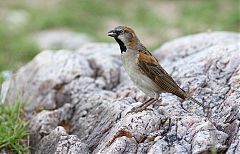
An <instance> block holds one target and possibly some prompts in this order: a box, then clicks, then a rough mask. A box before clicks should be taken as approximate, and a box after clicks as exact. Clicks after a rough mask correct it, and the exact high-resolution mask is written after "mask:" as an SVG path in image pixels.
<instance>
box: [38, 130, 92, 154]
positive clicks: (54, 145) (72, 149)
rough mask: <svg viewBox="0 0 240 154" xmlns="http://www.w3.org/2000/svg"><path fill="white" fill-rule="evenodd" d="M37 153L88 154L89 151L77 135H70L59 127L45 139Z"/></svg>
mask: <svg viewBox="0 0 240 154" xmlns="http://www.w3.org/2000/svg"><path fill="white" fill-rule="evenodd" d="M36 153H37V154H42V153H44V154H45V153H46V154H47V153H56V154H65V153H69V154H70V153H81V154H88V153H89V149H88V148H87V145H86V144H84V143H81V141H80V139H79V138H78V137H77V136H76V135H68V134H67V133H66V132H65V129H64V128H63V127H61V126H58V127H56V128H55V129H54V130H52V131H51V133H50V134H49V135H47V136H45V137H43V139H42V140H41V141H40V146H39V147H38V149H37V151H36Z"/></svg>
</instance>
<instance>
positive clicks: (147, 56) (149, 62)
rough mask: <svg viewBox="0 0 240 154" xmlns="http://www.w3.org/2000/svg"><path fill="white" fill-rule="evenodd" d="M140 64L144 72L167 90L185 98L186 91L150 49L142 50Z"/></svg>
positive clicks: (139, 58)
mask: <svg viewBox="0 0 240 154" xmlns="http://www.w3.org/2000/svg"><path fill="white" fill-rule="evenodd" d="M138 60H139V61H138V65H139V67H140V69H141V70H142V72H143V73H145V74H146V75H147V76H148V77H149V78H150V79H152V80H153V81H154V82H155V83H157V85H158V86H159V88H161V89H162V90H163V91H165V92H169V93H173V94H175V95H177V96H178V97H180V98H183V99H184V98H185V97H186V93H185V92H184V91H183V90H182V89H181V88H180V87H179V86H178V85H177V84H176V82H175V81H174V80H173V78H172V77H171V76H170V75H169V74H168V73H167V72H166V71H165V70H164V69H163V68H162V67H161V66H160V65H159V63H158V61H157V59H156V58H155V57H153V56H152V55H151V53H150V52H149V51H140V52H139V54H138Z"/></svg>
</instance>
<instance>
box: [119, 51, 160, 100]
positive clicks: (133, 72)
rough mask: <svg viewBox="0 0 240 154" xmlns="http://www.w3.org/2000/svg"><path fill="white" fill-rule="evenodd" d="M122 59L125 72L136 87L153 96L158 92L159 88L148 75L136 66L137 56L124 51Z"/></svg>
mask: <svg viewBox="0 0 240 154" xmlns="http://www.w3.org/2000/svg"><path fill="white" fill-rule="evenodd" d="M122 61H123V66H124V68H125V70H126V72H127V73H128V75H129V76H130V78H131V80H132V81H133V82H134V83H135V84H136V85H137V86H138V88H139V89H140V90H141V91H143V92H144V93H145V94H147V95H148V96H150V97H154V95H155V93H158V91H159V89H158V87H157V85H156V84H155V83H154V82H153V81H152V80H151V79H150V78H149V77H147V76H146V75H145V74H143V73H142V72H141V70H140V68H139V67H138V60H137V56H136V55H134V54H131V53H128V52H125V53H123V54H122Z"/></svg>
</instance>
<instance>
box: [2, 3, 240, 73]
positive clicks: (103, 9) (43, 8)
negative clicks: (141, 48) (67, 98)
mask: <svg viewBox="0 0 240 154" xmlns="http://www.w3.org/2000/svg"><path fill="white" fill-rule="evenodd" d="M238 11H239V0H146V1H144V0H113V1H109V0H0V72H1V71H3V70H6V69H11V70H16V69H17V68H18V67H20V66H21V65H23V64H24V63H26V62H27V61H29V60H31V59H32V58H33V57H34V56H35V55H36V54H37V53H38V52H40V51H41V49H40V47H39V46H38V45H37V43H36V41H34V40H35V39H34V37H35V34H37V33H38V32H41V31H44V30H51V29H68V30H71V31H73V32H80V33H85V34H87V35H89V36H90V37H92V38H93V39H94V40H95V41H100V42H113V40H112V39H111V38H108V37H107V35H106V33H107V31H108V30H110V29H111V28H113V27H115V26H117V25H129V26H131V27H133V28H134V29H135V31H137V34H138V36H139V37H140V39H141V40H142V42H143V43H144V44H145V45H146V46H147V47H148V48H149V49H150V50H153V49H156V48H158V47H159V46H160V45H161V44H162V43H164V42H166V41H168V40H171V39H174V38H177V37H180V36H184V35H188V34H193V33H197V32H206V31H235V32H236V31H239V22H240V19H239V12H238Z"/></svg>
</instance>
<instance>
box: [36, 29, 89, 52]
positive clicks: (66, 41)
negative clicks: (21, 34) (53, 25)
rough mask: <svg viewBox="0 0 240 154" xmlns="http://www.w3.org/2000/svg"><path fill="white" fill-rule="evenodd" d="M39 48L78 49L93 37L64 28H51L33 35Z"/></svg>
mask: <svg viewBox="0 0 240 154" xmlns="http://www.w3.org/2000/svg"><path fill="white" fill-rule="evenodd" d="M34 39H35V40H36V43H37V45H38V46H39V47H40V48H41V49H78V48H80V47H81V46H82V45H83V44H85V43H88V42H92V41H93V39H92V38H90V37H89V36H87V35H86V34H82V33H77V32H73V31H70V30H66V29H53V30H45V31H42V32H39V33H38V34H36V35H35V36H34Z"/></svg>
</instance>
